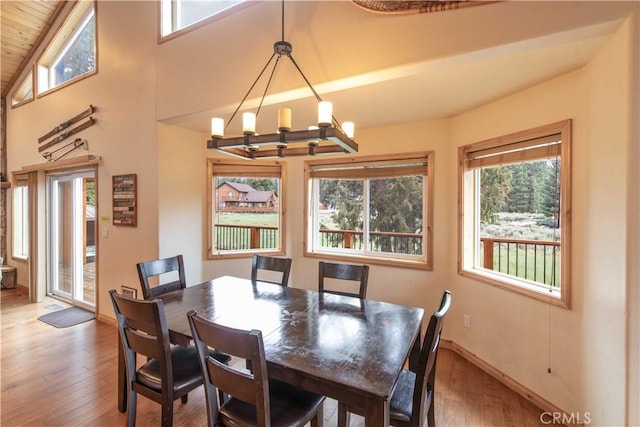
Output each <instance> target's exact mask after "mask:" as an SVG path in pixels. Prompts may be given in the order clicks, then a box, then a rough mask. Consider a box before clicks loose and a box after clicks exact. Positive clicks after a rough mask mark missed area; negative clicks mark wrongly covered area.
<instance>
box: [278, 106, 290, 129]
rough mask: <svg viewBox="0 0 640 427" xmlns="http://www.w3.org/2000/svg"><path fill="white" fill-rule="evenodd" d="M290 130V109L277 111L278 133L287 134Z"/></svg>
mask: <svg viewBox="0 0 640 427" xmlns="http://www.w3.org/2000/svg"><path fill="white" fill-rule="evenodd" d="M290 130H291V108H280V109H279V110H278V131H280V132H289V131H290Z"/></svg>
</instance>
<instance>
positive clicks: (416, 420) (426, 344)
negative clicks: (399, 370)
mask: <svg viewBox="0 0 640 427" xmlns="http://www.w3.org/2000/svg"><path fill="white" fill-rule="evenodd" d="M449 307H451V293H450V292H449V291H444V292H443V294H442V299H441V301H440V308H439V309H438V311H436V312H435V313H433V314H432V315H431V318H430V319H429V326H428V327H427V332H426V334H425V336H424V340H423V342H422V348H421V349H420V360H419V362H418V367H417V372H416V383H415V389H414V391H413V414H412V415H411V420H412V423H411V425H416V426H422V425H423V424H424V420H425V417H427V416H428V417H429V419H430V420H429V423H428V425H435V424H434V422H435V415H434V408H433V406H434V405H433V401H434V399H433V396H434V394H435V382H436V360H437V358H438V349H439V348H440V334H441V333H442V328H443V326H444V318H445V316H446V315H447V312H448V311H449ZM425 409H427V412H428V414H427V413H425Z"/></svg>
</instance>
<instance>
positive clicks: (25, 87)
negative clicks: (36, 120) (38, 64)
mask: <svg viewBox="0 0 640 427" xmlns="http://www.w3.org/2000/svg"><path fill="white" fill-rule="evenodd" d="M29 101H33V70H32V71H29V74H27V76H26V77H25V78H24V80H22V82H21V83H20V85H19V86H18V88H17V89H16V91H15V92H14V93H13V96H12V97H11V106H12V107H18V106H20V105H22V104H25V103H27V102H29Z"/></svg>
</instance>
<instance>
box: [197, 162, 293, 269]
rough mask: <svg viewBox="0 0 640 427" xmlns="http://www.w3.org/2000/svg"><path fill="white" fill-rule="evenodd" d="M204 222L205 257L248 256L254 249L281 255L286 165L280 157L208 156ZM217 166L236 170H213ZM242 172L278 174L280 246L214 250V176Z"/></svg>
mask: <svg viewBox="0 0 640 427" xmlns="http://www.w3.org/2000/svg"><path fill="white" fill-rule="evenodd" d="M206 167H207V183H206V189H207V223H206V230H207V231H206V235H207V239H206V251H207V254H206V255H207V259H210V260H213V259H222V258H227V259H228V258H250V257H252V256H253V254H255V253H259V254H262V255H270V256H275V255H284V254H286V246H285V242H286V221H285V219H286V218H285V207H286V190H285V189H286V188H287V187H286V168H285V167H284V163H283V162H281V161H251V162H247V161H246V160H228V159H223V158H208V159H207V166H206ZM216 168H221V169H222V168H225V169H227V170H233V171H235V170H237V173H235V172H234V174H228V173H216ZM226 174H228V176H236V177H240V176H244V177H250V178H254V177H276V176H277V177H278V179H279V181H280V189H279V190H280V192H279V194H278V216H279V218H278V221H279V227H278V231H279V239H278V240H279V242H278V244H279V248H276V249H246V250H237V251H215V250H214V240H213V237H214V236H213V233H214V230H215V223H214V221H215V209H216V207H217V206H216V197H215V192H216V189H215V178H216V176H223V175H226Z"/></svg>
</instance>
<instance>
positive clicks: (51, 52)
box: [37, 1, 96, 94]
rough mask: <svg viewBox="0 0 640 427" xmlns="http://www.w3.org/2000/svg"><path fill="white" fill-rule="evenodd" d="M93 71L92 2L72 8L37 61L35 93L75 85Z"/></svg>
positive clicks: (94, 40)
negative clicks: (70, 84) (73, 83)
mask: <svg viewBox="0 0 640 427" xmlns="http://www.w3.org/2000/svg"><path fill="white" fill-rule="evenodd" d="M95 71H96V21H95V11H94V2H92V1H81V2H78V3H77V4H76V6H75V7H74V8H73V10H72V11H71V13H70V14H69V17H68V18H67V20H66V21H65V22H64V24H62V26H61V27H60V30H59V31H58V33H57V34H56V35H55V37H54V38H53V40H52V41H51V43H50V44H49V46H48V47H47V48H46V49H45V51H44V53H43V54H42V56H41V57H40V59H39V60H38V68H37V75H38V93H39V94H41V93H43V92H46V91H49V90H51V89H53V88H56V87H58V86H60V85H63V84H65V83H70V82H73V81H77V80H79V79H80V78H82V77H84V76H87V75H90V74H93V73H95Z"/></svg>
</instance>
